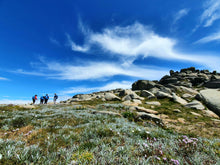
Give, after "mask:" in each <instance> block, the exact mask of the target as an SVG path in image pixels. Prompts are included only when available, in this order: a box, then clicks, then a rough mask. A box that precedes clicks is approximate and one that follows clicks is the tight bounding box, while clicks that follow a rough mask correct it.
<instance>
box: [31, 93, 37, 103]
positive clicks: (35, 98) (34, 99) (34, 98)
mask: <svg viewBox="0 0 220 165" xmlns="http://www.w3.org/2000/svg"><path fill="white" fill-rule="evenodd" d="M36 100H37V95H34V96H33V97H32V101H33V104H34V103H35V101H36Z"/></svg>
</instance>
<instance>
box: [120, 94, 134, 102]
mask: <svg viewBox="0 0 220 165" xmlns="http://www.w3.org/2000/svg"><path fill="white" fill-rule="evenodd" d="M127 100H132V98H131V97H130V95H126V96H125V97H123V98H122V101H127Z"/></svg>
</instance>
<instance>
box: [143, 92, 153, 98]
mask: <svg viewBox="0 0 220 165" xmlns="http://www.w3.org/2000/svg"><path fill="white" fill-rule="evenodd" d="M141 96H142V97H147V98H155V95H154V94H153V93H151V92H150V91H147V90H142V91H141Z"/></svg>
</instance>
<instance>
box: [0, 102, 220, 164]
mask: <svg viewBox="0 0 220 165" xmlns="http://www.w3.org/2000/svg"><path fill="white" fill-rule="evenodd" d="M100 103H101V102H100V101H97V102H94V101H93V102H82V105H84V106H77V105H56V106H38V107H37V108H36V109H24V108H19V107H18V106H5V107H0V127H1V129H0V164H31V163H33V164H47V165H48V164H70V163H71V162H73V161H76V162H78V163H79V164H178V163H180V164H218V163H220V159H219V157H220V139H219V134H217V135H216V134H214V133H213V134H212V137H215V138H212V137H209V138H208V139H207V138H204V137H197V138H195V134H196V133H197V132H193V133H191V132H189V133H190V134H187V133H188V132H186V134H187V136H183V133H184V130H181V129H180V130H179V132H180V133H176V132H174V131H173V130H171V129H163V128H161V127H159V126H157V125H155V124H152V123H150V122H148V121H140V120H135V119H134V118H133V117H134V116H135V114H132V113H130V112H128V111H127V107H124V106H122V105H121V104H118V103H117V104H115V103H113V102H110V104H103V105H98V106H97V104H100ZM161 103H162V106H161V107H155V109H156V110H158V111H159V112H161V113H165V114H167V115H169V117H170V118H172V119H176V118H177V117H182V118H185V117H186V116H185V115H187V116H188V118H187V119H186V120H187V122H188V123H187V124H186V126H189V123H190V122H196V123H197V122H201V120H206V121H207V123H209V122H211V120H210V119H209V118H195V117H194V116H190V114H189V113H188V111H189V109H183V107H180V108H182V109H181V110H184V113H181V114H178V115H180V116H177V117H176V115H173V113H170V111H169V109H170V110H171V109H173V108H174V107H175V108H178V106H179V105H177V104H176V103H172V102H170V103H168V102H167V101H166V100H161ZM86 105H89V107H90V108H88V106H87V107H86ZM143 106H146V107H148V106H147V105H143ZM91 107H96V108H95V109H96V110H109V111H114V112H119V113H121V114H123V116H124V117H127V118H124V117H114V116H106V115H99V114H91V112H92V111H94V109H92V108H91ZM190 111H192V110H190ZM198 113H200V112H198ZM174 125H176V124H174ZM184 125H185V124H184ZM209 126H210V125H209ZM211 127H212V126H211ZM183 128H184V129H185V128H187V127H183ZM207 128H208V126H207ZM200 132H201V131H200Z"/></svg>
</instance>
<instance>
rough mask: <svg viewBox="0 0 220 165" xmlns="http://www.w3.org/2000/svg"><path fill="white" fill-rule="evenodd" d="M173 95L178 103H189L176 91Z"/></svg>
mask: <svg viewBox="0 0 220 165" xmlns="http://www.w3.org/2000/svg"><path fill="white" fill-rule="evenodd" d="M172 96H173V98H172V99H173V101H175V102H177V103H180V104H182V105H185V104H187V101H186V100H184V99H182V98H181V97H179V96H177V95H176V94H175V93H172Z"/></svg>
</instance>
